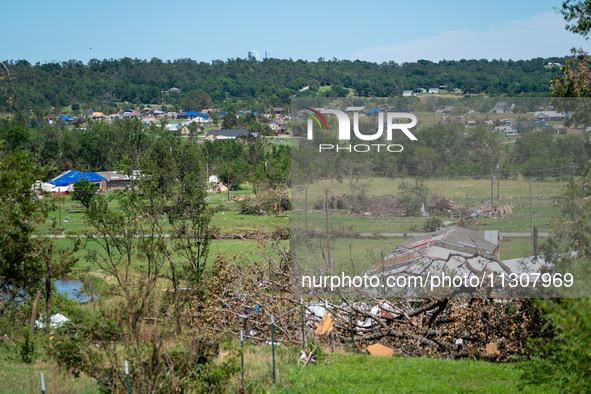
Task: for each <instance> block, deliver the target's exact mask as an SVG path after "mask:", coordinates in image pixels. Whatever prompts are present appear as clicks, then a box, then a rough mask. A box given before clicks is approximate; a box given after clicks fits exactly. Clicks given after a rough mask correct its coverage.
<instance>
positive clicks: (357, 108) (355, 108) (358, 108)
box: [345, 107, 365, 112]
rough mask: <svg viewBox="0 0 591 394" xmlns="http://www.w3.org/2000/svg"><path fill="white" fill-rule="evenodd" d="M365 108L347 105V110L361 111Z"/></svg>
mask: <svg viewBox="0 0 591 394" xmlns="http://www.w3.org/2000/svg"><path fill="white" fill-rule="evenodd" d="M364 109H365V107H347V109H345V111H347V112H360V111H363V110H364Z"/></svg>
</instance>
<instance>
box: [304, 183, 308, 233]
mask: <svg viewBox="0 0 591 394" xmlns="http://www.w3.org/2000/svg"><path fill="white" fill-rule="evenodd" d="M304 190H305V191H306V197H305V198H306V211H305V212H306V231H308V188H305V189H304Z"/></svg>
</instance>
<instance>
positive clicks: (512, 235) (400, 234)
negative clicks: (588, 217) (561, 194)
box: [361, 233, 550, 238]
mask: <svg viewBox="0 0 591 394" xmlns="http://www.w3.org/2000/svg"><path fill="white" fill-rule="evenodd" d="M426 234H427V233H406V235H408V236H409V237H418V236H421V235H426ZM361 235H363V236H370V235H373V234H361ZM380 235H381V236H383V237H403V236H404V234H403V233H380ZM500 235H501V237H507V238H520V237H530V236H531V234H530V233H501V234H500ZM549 236H550V233H538V237H549Z"/></svg>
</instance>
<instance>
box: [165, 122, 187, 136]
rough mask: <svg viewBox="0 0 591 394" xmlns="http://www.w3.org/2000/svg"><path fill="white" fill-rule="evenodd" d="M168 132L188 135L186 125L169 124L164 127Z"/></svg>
mask: <svg viewBox="0 0 591 394" xmlns="http://www.w3.org/2000/svg"><path fill="white" fill-rule="evenodd" d="M164 128H165V129H166V130H168V131H176V132H179V133H181V134H189V129H188V128H187V123H170V124H167V125H166V126H165V127H164Z"/></svg>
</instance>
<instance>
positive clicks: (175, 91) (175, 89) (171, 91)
mask: <svg viewBox="0 0 591 394" xmlns="http://www.w3.org/2000/svg"><path fill="white" fill-rule="evenodd" d="M180 91H181V89H179V88H170V89H168V90H167V91H166V94H168V93H180Z"/></svg>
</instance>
